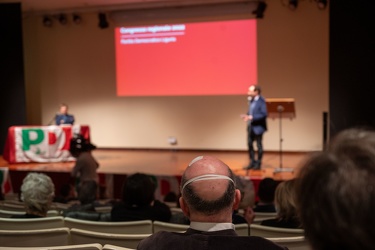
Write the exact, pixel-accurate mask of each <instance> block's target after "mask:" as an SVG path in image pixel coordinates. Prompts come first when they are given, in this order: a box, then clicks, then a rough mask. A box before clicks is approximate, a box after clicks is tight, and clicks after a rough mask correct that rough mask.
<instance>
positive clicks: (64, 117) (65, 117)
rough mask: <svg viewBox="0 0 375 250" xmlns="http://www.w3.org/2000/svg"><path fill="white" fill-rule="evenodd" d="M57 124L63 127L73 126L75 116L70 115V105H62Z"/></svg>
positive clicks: (57, 115)
mask: <svg viewBox="0 0 375 250" xmlns="http://www.w3.org/2000/svg"><path fill="white" fill-rule="evenodd" d="M55 122H56V125H62V124H70V125H73V123H74V116H73V115H71V114H68V105H66V104H64V103H62V104H61V105H60V111H59V113H57V114H56V117H55Z"/></svg>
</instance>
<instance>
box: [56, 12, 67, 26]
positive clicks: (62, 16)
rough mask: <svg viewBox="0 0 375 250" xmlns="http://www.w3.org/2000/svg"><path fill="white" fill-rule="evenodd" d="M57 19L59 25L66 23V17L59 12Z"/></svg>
mask: <svg viewBox="0 0 375 250" xmlns="http://www.w3.org/2000/svg"><path fill="white" fill-rule="evenodd" d="M57 19H58V20H59V23H60V24H61V25H66V24H67V23H68V18H66V15H65V14H60V15H59V16H58V17H57Z"/></svg>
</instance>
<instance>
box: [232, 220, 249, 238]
mask: <svg viewBox="0 0 375 250" xmlns="http://www.w3.org/2000/svg"><path fill="white" fill-rule="evenodd" d="M234 226H235V230H236V233H237V234H238V235H239V236H249V224H247V223H241V224H235V225H234Z"/></svg>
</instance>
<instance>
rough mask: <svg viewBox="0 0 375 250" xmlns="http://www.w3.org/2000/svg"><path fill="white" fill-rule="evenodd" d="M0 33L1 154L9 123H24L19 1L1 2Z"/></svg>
mask: <svg viewBox="0 0 375 250" xmlns="http://www.w3.org/2000/svg"><path fill="white" fill-rule="evenodd" d="M0 34H1V38H0V118H1V121H0V154H2V152H3V148H4V143H5V139H6V136H7V130H8V127H10V126H12V125H24V124H26V101H25V82H24V66H23V44H22V14H21V5H20V4H18V3H14V4H13V3H12V4H0Z"/></svg>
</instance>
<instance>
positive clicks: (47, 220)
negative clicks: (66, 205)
mask: <svg viewBox="0 0 375 250" xmlns="http://www.w3.org/2000/svg"><path fill="white" fill-rule="evenodd" d="M58 227H64V218H63V217H61V216H54V217H44V218H0V229H1V230H32V229H48V228H58Z"/></svg>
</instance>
